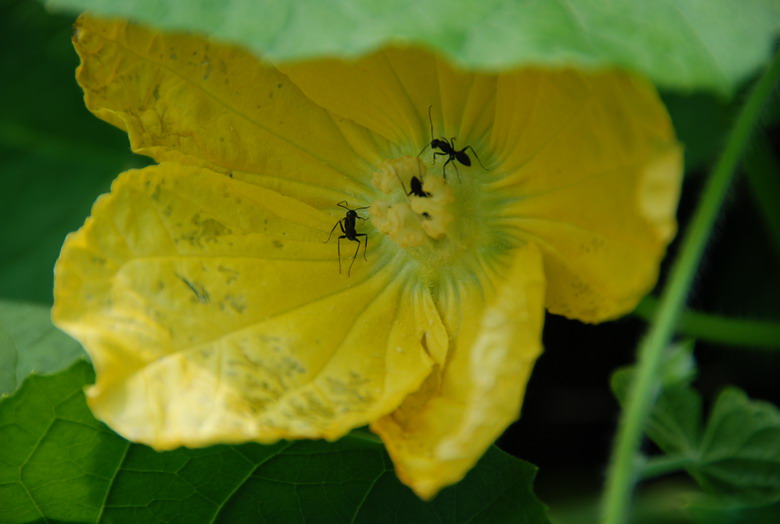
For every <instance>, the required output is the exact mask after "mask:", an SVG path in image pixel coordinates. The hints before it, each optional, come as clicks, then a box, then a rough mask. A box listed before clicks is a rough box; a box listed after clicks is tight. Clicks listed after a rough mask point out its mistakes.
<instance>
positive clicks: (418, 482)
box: [371, 244, 544, 499]
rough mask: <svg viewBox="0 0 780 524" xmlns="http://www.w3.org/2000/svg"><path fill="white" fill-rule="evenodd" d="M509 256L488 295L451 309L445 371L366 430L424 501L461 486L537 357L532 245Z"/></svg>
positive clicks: (537, 267)
mask: <svg viewBox="0 0 780 524" xmlns="http://www.w3.org/2000/svg"><path fill="white" fill-rule="evenodd" d="M513 257H514V260H513V261H512V262H511V266H510V267H508V268H506V272H505V273H502V275H501V279H498V280H496V283H495V286H496V287H495V288H494V289H483V290H479V289H476V288H471V289H470V290H466V291H465V294H464V295H462V296H461V298H460V306H459V308H458V307H454V308H451V309H449V312H450V314H449V315H447V317H446V319H445V324H446V325H447V328H448V331H450V332H455V333H458V335H457V338H456V339H455V341H454V346H453V347H452V349H451V353H450V355H449V356H448V359H447V362H446V364H445V366H444V367H440V368H437V370H436V371H435V372H434V373H433V374H432V375H431V376H430V377H429V378H428V380H427V381H426V382H425V384H424V385H423V387H422V388H421V389H420V390H419V391H417V392H416V393H415V394H413V395H411V396H410V397H409V398H408V399H407V400H406V401H405V402H404V403H403V404H402V405H401V407H400V408H399V409H398V410H397V411H395V412H394V413H392V414H391V415H389V416H386V417H384V418H382V419H380V420H378V421H377V422H375V423H374V424H373V425H372V426H371V428H372V430H373V431H375V432H376V433H378V434H379V435H380V436H381V437H382V439H383V440H384V442H385V444H386V446H387V448H388V451H389V453H390V455H391V457H392V459H393V462H394V464H395V466H396V473H397V474H398V477H399V478H400V479H401V480H402V481H403V482H404V483H406V484H407V485H409V486H410V487H411V488H412V489H413V490H414V491H415V492H416V493H417V494H418V495H419V496H421V497H423V498H426V499H428V498H431V497H433V496H434V495H435V494H436V493H437V492H438V491H439V490H440V489H441V488H442V487H444V486H447V485H449V484H453V483H455V482H457V481H458V480H460V479H461V478H462V477H463V476H464V475H465V474H466V472H467V471H468V470H469V469H470V468H471V467H472V466H473V465H474V464H475V463H476V462H477V460H479V458H480V457H481V456H482V454H483V453H484V452H485V450H486V449H487V448H488V447H489V446H490V445H491V444H492V443H493V442H494V441H495V439H496V438H498V436H499V435H501V433H502V432H503V431H504V430H505V429H506V427H507V426H508V425H509V424H510V423H511V422H513V421H514V420H515V419H516V418H517V417H518V414H519V412H520V404H521V402H522V398H523V392H524V390H525V384H526V382H527V380H528V377H529V375H530V372H531V368H532V367H533V363H534V361H535V360H536V358H537V356H538V355H539V354H540V352H541V331H542V323H543V321H544V306H543V301H544V276H543V273H542V263H541V255H540V254H539V250H538V249H537V248H536V246H534V245H533V244H528V245H526V246H523V247H520V248H517V249H516V250H515V251H514V252H513ZM457 310H459V311H457ZM456 311H457V312H456Z"/></svg>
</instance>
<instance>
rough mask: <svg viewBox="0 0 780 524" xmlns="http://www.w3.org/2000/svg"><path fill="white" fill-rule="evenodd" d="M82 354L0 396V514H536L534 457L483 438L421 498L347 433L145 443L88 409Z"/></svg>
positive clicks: (357, 517) (425, 517)
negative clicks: (465, 471) (161, 449)
mask: <svg viewBox="0 0 780 524" xmlns="http://www.w3.org/2000/svg"><path fill="white" fill-rule="evenodd" d="M92 377H93V375H92V370H91V368H90V367H89V365H88V364H87V363H86V362H80V363H77V364H75V365H73V366H72V367H71V368H69V369H68V370H66V371H64V372H62V373H60V374H58V375H54V376H51V377H41V376H32V377H30V378H28V380H27V381H25V383H24V384H23V385H22V387H21V388H20V389H19V391H18V392H17V393H16V394H15V395H13V396H11V397H8V398H6V399H4V400H3V401H2V402H0V442H3V446H2V447H0V522H8V523H15V522H30V521H34V520H56V521H70V522H97V521H98V520H100V521H106V522H128V523H134V522H149V521H156V522H187V523H190V522H215V521H219V522H285V523H295V522H306V523H313V522H323V523H329V522H355V523H358V522H362V523H380V522H491V523H494V522H510V521H511V522H527V523H543V522H547V517H546V513H545V508H544V507H543V506H542V504H541V503H540V502H539V501H538V500H537V499H536V497H535V496H534V495H533V493H532V491H531V486H532V482H533V479H534V475H535V472H536V468H534V467H533V466H532V465H530V464H527V463H525V462H522V461H520V460H517V459H515V458H512V457H510V456H509V455H506V454H505V453H503V452H502V451H500V450H498V449H497V448H492V449H491V450H490V451H488V453H487V454H486V455H485V456H484V457H483V458H482V460H481V461H480V462H479V464H478V465H477V466H476V467H475V468H474V469H473V470H472V471H471V472H470V473H469V475H468V476H467V477H466V478H465V479H464V480H463V481H462V482H461V483H460V484H458V485H456V486H453V487H450V488H448V489H445V490H444V491H443V492H442V493H440V494H439V496H438V497H437V498H436V499H435V500H434V501H433V502H431V503H425V502H422V501H420V500H419V499H417V498H416V497H415V496H414V495H413V494H412V492H411V491H410V490H409V489H408V488H406V487H405V486H403V485H402V484H400V483H399V482H398V480H397V479H396V478H395V475H394V474H393V470H392V464H391V463H390V459H389V458H388V456H387V454H386V453H385V452H384V449H383V448H382V446H381V445H380V444H378V443H377V442H375V441H373V440H369V439H365V438H361V437H359V436H350V437H347V438H344V439H342V440H340V441H338V442H335V443H326V442H319V441H304V442H281V443H278V444H276V445H273V446H260V445H256V444H246V445H241V446H216V447H211V448H205V449H179V450H176V451H171V452H165V453H156V452H154V451H153V450H151V449H150V448H148V447H145V446H141V445H137V444H131V443H129V442H127V441H126V440H123V439H122V438H120V437H118V436H116V435H115V434H114V433H113V432H111V431H110V430H109V429H107V428H106V427H105V426H104V425H103V424H102V423H100V422H98V421H97V420H95V419H94V418H93V417H92V415H91V413H90V412H89V410H88V408H87V406H86V403H85V400H84V395H83V393H82V388H83V387H84V385H85V384H87V383H88V382H89V381H91V380H92Z"/></svg>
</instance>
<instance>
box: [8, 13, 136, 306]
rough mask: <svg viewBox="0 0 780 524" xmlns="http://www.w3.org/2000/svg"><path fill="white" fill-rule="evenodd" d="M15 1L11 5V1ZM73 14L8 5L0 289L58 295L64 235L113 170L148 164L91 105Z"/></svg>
mask: <svg viewBox="0 0 780 524" xmlns="http://www.w3.org/2000/svg"><path fill="white" fill-rule="evenodd" d="M6 4H10V5H6ZM72 24H73V17H72V16H61V15H60V16H51V15H49V14H47V13H46V12H45V11H44V9H43V6H42V5H40V4H38V3H37V2H27V1H22V2H4V4H3V9H2V16H0V47H2V48H3V49H8V50H12V51H9V52H7V53H4V55H3V59H2V60H0V78H3V79H4V81H3V82H1V83H0V94H1V96H0V158H2V165H0V223H2V224H4V225H5V226H7V227H2V228H0V246H2V256H0V294H1V295H2V296H3V297H4V298H13V299H19V300H31V301H34V302H40V303H48V304H51V301H52V267H53V266H54V261H55V260H56V259H57V256H58V255H59V252H60V247H61V246H62V241H63V239H64V238H65V235H66V234H67V233H69V232H70V231H73V230H75V229H77V228H78V227H79V226H81V224H82V223H83V222H84V218H85V217H86V216H87V215H88V214H89V210H90V207H91V205H92V203H93V201H94V200H95V197H96V196H97V195H98V194H100V193H103V192H106V191H107V190H108V187H109V184H110V182H111V180H112V179H113V178H114V177H115V176H116V174H117V173H118V172H119V171H121V170H123V169H128V168H130V167H136V166H139V165H141V160H139V159H140V157H134V156H133V155H132V154H131V153H130V150H129V146H128V141H127V135H126V134H125V133H122V132H121V131H119V130H118V129H114V128H113V127H112V126H110V125H108V124H105V123H102V122H100V121H99V120H98V119H97V118H95V117H94V116H92V115H91V114H90V113H89V111H87V110H86V109H85V108H84V102H83V95H82V93H81V90H80V89H79V87H78V85H77V84H76V81H75V78H74V70H75V68H76V66H77V65H78V57H77V56H76V53H75V52H74V51H73V46H72V45H71V43H70V34H71V31H72V29H71V26H72Z"/></svg>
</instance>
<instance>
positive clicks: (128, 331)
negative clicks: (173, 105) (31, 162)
mask: <svg viewBox="0 0 780 524" xmlns="http://www.w3.org/2000/svg"><path fill="white" fill-rule="evenodd" d="M337 219H338V217H334V216H329V215H326V214H324V213H321V212H319V211H317V210H315V209H313V208H311V207H309V206H307V205H305V204H301V203H300V202H297V201H295V200H292V199H289V198H286V197H283V196H280V195H278V194H276V193H274V192H272V191H270V190H266V189H263V188H259V187H256V186H253V185H250V184H245V183H242V182H239V181H236V180H231V179H230V178H228V177H225V176H223V175H221V174H218V173H215V172H212V171H209V170H207V169H202V168H197V167H192V166H180V165H178V164H162V165H160V166H153V167H148V168H145V169H143V170H140V171H129V172H127V173H124V174H123V175H121V176H120V177H119V178H118V179H117V181H116V182H115V183H114V186H113V188H112V193H111V194H110V195H107V196H104V197H102V198H101V199H100V200H99V201H98V202H97V204H96V205H95V207H94V210H93V215H92V217H91V218H90V219H89V220H88V221H87V223H86V224H85V226H84V227H83V228H82V229H81V230H80V231H78V232H77V233H74V234H72V235H70V236H69V237H68V239H67V240H66V243H65V246H64V247H63V251H62V255H61V257H60V259H59V261H58V263H57V266H56V269H55V277H56V281H55V306H54V311H53V318H54V320H55V322H56V323H57V325H58V326H60V327H61V328H62V329H63V330H65V331H66V332H68V333H70V334H71V335H73V336H74V337H75V338H77V339H78V340H79V341H81V342H82V343H83V344H84V346H85V348H86V349H87V351H88V352H89V353H90V355H91V357H92V360H93V363H94V366H95V370H96V373H97V381H96V384H95V386H93V387H92V388H90V390H89V392H88V399H89V404H90V407H91V408H92V410H93V412H94V413H95V414H96V416H97V417H98V418H100V419H102V420H104V421H105V422H107V423H108V424H109V425H110V426H111V427H112V428H114V429H115V430H116V431H118V432H119V433H121V434H122V435H124V436H125V437H127V438H129V439H131V440H134V441H139V442H143V443H146V444H149V445H151V446H153V447H155V448H157V449H170V448H173V447H176V446H181V445H187V446H204V445H209V444H215V443H226V442H242V441H259V442H272V441H274V440H276V439H280V438H301V437H304V438H318V437H322V438H327V439H335V438H338V437H339V436H341V435H343V434H344V433H346V432H347V431H349V430H350V429H352V428H354V427H356V426H361V425H365V424H367V423H369V422H370V421H372V420H375V419H376V418H378V417H381V416H383V415H385V414H387V413H389V412H391V411H392V410H394V409H395V408H396V407H397V406H398V405H399V404H400V403H401V402H402V400H403V399H404V398H405V397H406V396H407V395H408V394H409V393H410V392H412V391H414V390H416V389H417V388H418V387H419V385H420V384H421V383H422V382H423V380H424V379H425V377H426V376H427V375H428V374H429V372H430V369H431V367H432V365H433V360H432V357H431V356H429V355H433V356H434V357H435V356H436V355H440V354H443V352H444V351H446V343H447V342H446V340H447V338H446V334H445V333H444V328H443V325H442V322H441V320H440V319H439V316H438V314H437V312H436V309H435V307H434V305H433V301H432V299H431V297H430V295H429V294H428V293H427V292H426V291H420V290H411V289H407V288H408V287H409V286H407V285H406V284H405V282H404V281H402V280H400V279H397V278H394V276H393V275H392V273H391V272H390V271H381V270H377V262H376V260H377V258H376V257H377V255H376V254H375V253H372V250H371V249H369V250H368V253H367V257H368V262H366V261H365V260H362V259H361V258H360V257H359V258H358V259H357V260H356V261H355V263H354V266H353V267H352V271H351V276H347V274H346V271H345V272H344V273H342V274H339V272H338V261H337V260H336V246H335V245H334V244H335V243H336V239H335V237H334V238H333V239H332V241H331V242H330V243H327V244H326V243H324V241H325V240H326V239H327V238H328V231H329V230H330V229H331V228H332V227H333V224H334V222H335V221H336V220H337ZM346 244H349V246H350V248H351V246H352V243H351V242H346ZM346 244H345V242H342V246H341V247H342V251H343V253H342V254H343V255H344V262H345V264H346V263H348V261H349V260H350V259H351V258H352V256H351V255H352V253H353V251H352V250H351V249H347V248H346V247H345V246H346ZM358 247H360V246H358ZM345 269H346V268H345Z"/></svg>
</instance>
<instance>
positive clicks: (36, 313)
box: [0, 300, 86, 394]
mask: <svg viewBox="0 0 780 524" xmlns="http://www.w3.org/2000/svg"><path fill="white" fill-rule="evenodd" d="M85 357H86V354H85V353H84V350H83V349H82V348H81V345H80V344H79V343H78V342H76V341H75V340H73V339H72V338H70V337H69V336H68V335H66V334H65V333H63V332H62V331H60V330H59V329H57V328H56V327H54V325H53V324H52V323H51V315H50V312H49V307H48V306H41V305H37V304H25V303H22V302H12V301H7V300H0V394H3V393H11V392H12V391H14V390H16V388H17V386H18V385H19V384H21V382H22V381H23V380H24V378H25V377H26V376H27V375H29V374H30V373H32V372H38V373H53V372H55V371H60V370H62V369H65V368H66V367H68V366H69V365H70V364H72V363H73V362H74V361H75V360H78V359H81V358H85Z"/></svg>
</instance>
